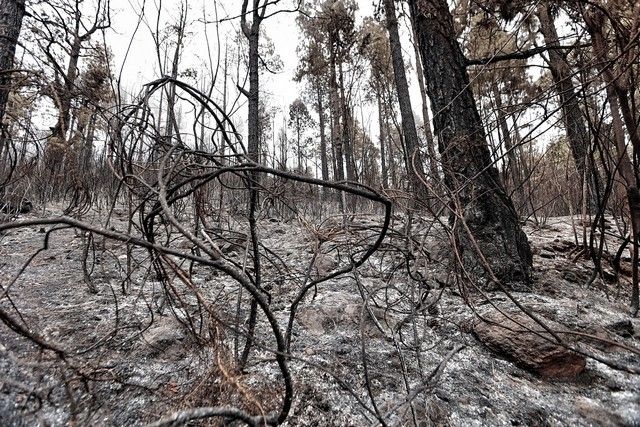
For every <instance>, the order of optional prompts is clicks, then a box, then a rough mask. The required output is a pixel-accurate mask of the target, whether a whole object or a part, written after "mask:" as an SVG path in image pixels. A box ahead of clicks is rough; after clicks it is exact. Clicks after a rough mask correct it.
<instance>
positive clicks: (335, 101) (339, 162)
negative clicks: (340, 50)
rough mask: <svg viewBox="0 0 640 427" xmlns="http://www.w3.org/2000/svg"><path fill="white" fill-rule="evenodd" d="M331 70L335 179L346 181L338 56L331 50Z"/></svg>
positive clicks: (330, 102) (330, 90)
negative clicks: (341, 128) (341, 127)
mask: <svg viewBox="0 0 640 427" xmlns="http://www.w3.org/2000/svg"><path fill="white" fill-rule="evenodd" d="M329 63H330V66H329V69H330V72H329V97H330V101H329V108H330V110H331V118H332V120H331V139H332V146H333V156H334V179H335V180H336V181H344V155H343V154H342V151H343V150H342V134H341V132H340V99H339V96H338V80H337V76H336V56H335V53H334V52H333V50H332V52H331V56H330V61H329Z"/></svg>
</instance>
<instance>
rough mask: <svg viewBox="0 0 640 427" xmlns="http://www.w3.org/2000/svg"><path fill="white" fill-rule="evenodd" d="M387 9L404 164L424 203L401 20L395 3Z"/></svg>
mask: <svg viewBox="0 0 640 427" xmlns="http://www.w3.org/2000/svg"><path fill="white" fill-rule="evenodd" d="M384 9H385V17H386V24H387V31H388V32H389V44H390V46H391V63H392V65H393V76H394V81H395V85H396V91H397V93H398V104H399V106H400V116H401V117H402V133H403V134H404V143H405V149H406V158H405V161H406V162H407V173H408V174H409V183H410V185H411V190H412V191H413V192H414V195H415V197H416V198H418V199H419V200H423V199H424V198H426V197H425V196H426V191H425V190H426V188H425V186H424V184H423V182H422V181H423V180H424V168H423V166H422V155H421V154H420V147H419V142H418V132H417V131H416V123H415V118H414V117H413V110H412V109H411V98H410V96H409V85H408V83H407V75H406V73H405V66H404V59H403V58H402V46H401V45H400V35H399V33H398V18H397V17H396V9H395V6H394V4H393V0H384ZM427 126H428V125H427Z"/></svg>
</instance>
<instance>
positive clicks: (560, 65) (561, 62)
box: [538, 2, 589, 182]
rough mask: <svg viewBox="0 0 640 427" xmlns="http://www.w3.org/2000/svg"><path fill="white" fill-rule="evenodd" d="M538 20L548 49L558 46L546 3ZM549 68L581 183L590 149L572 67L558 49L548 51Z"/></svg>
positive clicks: (539, 13) (540, 11)
mask: <svg viewBox="0 0 640 427" xmlns="http://www.w3.org/2000/svg"><path fill="white" fill-rule="evenodd" d="M538 20H539V21H540V32H541V33H542V35H543V36H544V41H545V43H546V45H547V46H560V42H559V41H558V33H557V32H556V27H555V25H554V23H553V19H552V18H551V13H550V11H549V3H547V2H541V3H539V4H538ZM548 52H549V69H550V70H551V76H552V77H553V82H554V84H555V87H556V92H557V93H558V97H559V98H560V109H561V111H562V120H563V122H564V126H565V129H566V132H567V139H568V140H569V146H570V148H571V154H572V156H573V160H574V162H575V164H576V168H577V170H578V174H579V175H580V178H581V182H583V181H584V176H585V172H586V159H587V153H588V148H589V132H587V127H586V125H585V122H584V115H583V113H582V110H581V109H580V104H579V101H578V98H577V96H576V90H575V87H574V86H573V82H572V81H571V68H570V67H569V64H568V63H567V61H566V59H565V58H564V57H563V55H562V53H561V51H560V50H557V49H549V51H548Z"/></svg>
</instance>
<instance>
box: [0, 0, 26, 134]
mask: <svg viewBox="0 0 640 427" xmlns="http://www.w3.org/2000/svg"><path fill="white" fill-rule="evenodd" d="M23 16H24V1H22V0H0V126H3V125H2V123H3V122H2V121H3V119H4V114H5V109H6V107H7V101H8V99H9V92H11V70H12V69H13V59H14V56H15V54H16V45H17V44H18V36H19V35H20V28H22V17H23ZM3 129H4V126H3Z"/></svg>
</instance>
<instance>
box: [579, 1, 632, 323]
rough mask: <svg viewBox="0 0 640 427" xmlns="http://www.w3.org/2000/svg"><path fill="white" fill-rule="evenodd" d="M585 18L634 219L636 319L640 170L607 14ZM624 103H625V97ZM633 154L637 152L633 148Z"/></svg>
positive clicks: (585, 12) (592, 13)
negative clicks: (607, 31)
mask: <svg viewBox="0 0 640 427" xmlns="http://www.w3.org/2000/svg"><path fill="white" fill-rule="evenodd" d="M582 17H583V19H584V21H585V24H586V25H587V31H588V32H589V35H590V36H591V42H592V43H593V56H594V59H595V62H596V64H597V65H598V70H599V71H600V75H601V77H602V81H603V83H604V84H605V87H606V94H607V102H608V103H609V109H610V110H611V122H612V127H613V134H614V139H615V147H616V154H617V156H616V157H617V159H616V160H617V163H618V164H617V169H618V172H619V173H620V176H621V177H622V180H623V182H624V185H625V187H626V192H627V207H628V208H629V215H630V217H631V235H632V243H633V259H632V288H631V309H632V311H633V314H634V316H636V315H637V314H638V311H639V310H640V277H639V272H638V251H639V250H640V188H639V186H638V176H637V171H636V169H635V168H634V165H633V163H632V161H631V158H630V157H629V153H628V151H627V142H626V139H625V135H624V126H623V121H622V114H621V112H620V110H621V107H620V103H621V102H620V95H621V86H622V85H620V84H618V81H617V79H619V78H620V76H619V75H618V76H614V74H613V73H612V71H611V68H610V67H609V66H608V64H609V58H608V55H607V52H609V45H608V43H607V40H606V39H605V37H604V34H603V32H602V31H603V28H604V24H605V16H604V14H603V13H602V11H600V10H598V9H595V8H589V9H587V10H583V12H582ZM622 102H624V97H623V101H622ZM627 131H628V132H629V135H630V139H631V141H632V143H633V141H634V138H635V139H637V138H638V137H637V135H636V136H635V137H634V133H635V132H637V130H636V128H635V125H632V126H630V127H627ZM634 147H635V146H634ZM634 151H636V150H635V149H634ZM635 154H637V153H635Z"/></svg>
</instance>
